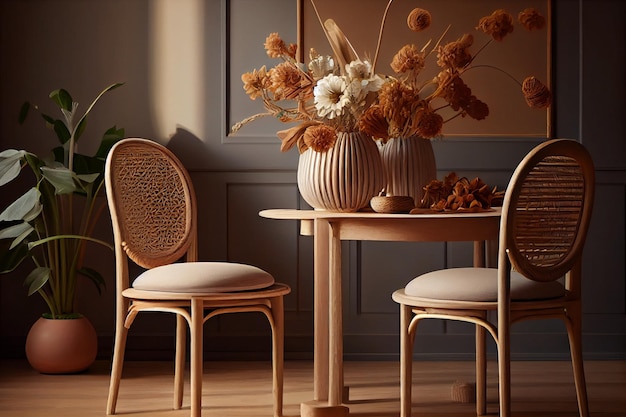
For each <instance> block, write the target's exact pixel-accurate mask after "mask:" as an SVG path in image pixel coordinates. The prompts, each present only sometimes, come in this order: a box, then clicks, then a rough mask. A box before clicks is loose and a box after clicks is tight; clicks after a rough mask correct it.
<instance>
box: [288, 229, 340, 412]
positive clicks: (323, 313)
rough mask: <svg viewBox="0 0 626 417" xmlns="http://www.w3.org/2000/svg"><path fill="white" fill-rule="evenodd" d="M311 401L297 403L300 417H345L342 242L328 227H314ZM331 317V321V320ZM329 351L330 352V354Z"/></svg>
mask: <svg viewBox="0 0 626 417" xmlns="http://www.w3.org/2000/svg"><path fill="white" fill-rule="evenodd" d="M314 230H315V232H314V255H313V256H314V264H315V272H314V280H315V283H314V293H315V294H314V296H315V312H314V320H315V322H314V327H315V328H314V338H315V342H314V344H315V346H314V349H315V351H314V353H313V362H314V364H313V379H314V381H313V386H314V388H313V389H314V393H313V395H314V400H313V401H308V402H304V403H302V404H300V415H301V417H347V416H348V413H349V410H348V407H345V406H343V405H341V403H342V391H343V327H342V322H343V320H342V309H341V307H342V302H341V241H340V240H339V236H335V235H334V233H332V229H331V225H330V223H329V222H328V221H325V220H323V219H316V220H315V226H314ZM330 317H332V318H333V320H330ZM329 352H330V353H329Z"/></svg>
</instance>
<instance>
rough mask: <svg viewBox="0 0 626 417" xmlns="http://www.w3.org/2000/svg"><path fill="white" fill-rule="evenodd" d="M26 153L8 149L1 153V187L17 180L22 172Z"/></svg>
mask: <svg viewBox="0 0 626 417" xmlns="http://www.w3.org/2000/svg"><path fill="white" fill-rule="evenodd" d="M24 155H26V152H25V151H16V150H15V149H7V150H5V151H2V152H0V186H1V185H4V184H6V183H8V182H10V181H12V180H13V179H15V178H16V177H17V176H18V175H19V174H20V171H21V170H22V158H23V157H24Z"/></svg>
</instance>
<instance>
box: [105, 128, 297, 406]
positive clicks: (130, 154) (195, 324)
mask: <svg viewBox="0 0 626 417" xmlns="http://www.w3.org/2000/svg"><path fill="white" fill-rule="evenodd" d="M105 181H106V192H107V198H108V203H109V209H110V212H111V220H112V223H113V234H114V244H115V257H116V287H117V289H116V304H117V305H116V330H115V347H114V352H113V365H112V370H111V382H110V387H109V398H108V403H107V414H114V413H115V407H116V403H117V396H118V391H119V385H120V378H121V374H122V365H123V362H124V350H125V345H126V338H127V335H128V330H129V328H130V326H131V324H132V323H133V320H134V319H135V317H136V316H137V314H138V313H139V312H142V311H160V312H170V313H174V314H175V315H176V355H175V377H174V409H180V408H181V407H182V402H183V375H184V365H185V349H186V339H187V330H186V327H187V325H188V326H189V328H190V333H191V337H190V343H191V346H190V352H191V354H190V355H191V357H190V367H191V384H190V386H191V416H192V417H199V416H200V414H201V407H202V404H201V403H202V401H201V400H202V373H203V372H202V370H203V359H202V341H203V331H202V330H203V324H204V322H206V321H207V320H208V319H210V318H212V317H214V316H217V315H219V314H225V313H238V312H261V313H263V314H264V315H265V316H266V317H267V319H268V321H269V323H270V326H271V330H272V346H273V349H272V362H273V394H274V416H281V415H282V406H283V404H282V402H283V339H284V319H283V317H284V316H283V296H284V295H286V294H288V293H289V292H290V288H289V287H288V286H287V285H284V284H279V283H275V282H274V278H273V277H272V276H271V275H270V274H269V273H267V272H265V271H263V270H261V269H259V268H256V267H254V266H250V265H244V264H237V263H229V262H198V259H197V235H196V217H197V214H196V197H195V194H194V190H193V186H192V183H191V180H190V178H189V174H188V173H187V171H186V170H185V168H184V167H183V165H182V164H181V163H180V161H179V160H178V159H177V158H176V156H175V155H174V154H173V153H172V152H170V151H169V150H168V149H167V148H165V147H164V146H162V145H160V144H158V143H156V142H153V141H149V140H145V139H124V140H122V141H120V142H118V143H117V144H116V145H115V146H114V147H113V148H112V149H111V151H110V153H109V156H108V158H107V161H106V170H105ZM129 261H133V262H134V263H136V264H137V265H139V266H140V267H142V268H145V269H146V270H145V272H143V273H142V274H141V275H139V276H138V277H137V278H136V279H134V280H132V281H131V280H130V279H129ZM179 261H180V262H179ZM131 283H132V284H131Z"/></svg>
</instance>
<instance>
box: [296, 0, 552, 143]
mask: <svg viewBox="0 0 626 417" xmlns="http://www.w3.org/2000/svg"><path fill="white" fill-rule="evenodd" d="M296 1H297V14H298V26H297V34H298V35H297V36H298V50H299V51H298V54H299V57H300V59H301V60H302V62H308V61H309V51H310V49H311V48H314V49H315V51H317V53H319V54H327V55H332V49H331V48H330V45H329V43H328V40H327V39H326V36H325V34H324V31H323V29H322V22H323V21H325V20H326V19H333V20H334V21H335V22H336V23H337V25H338V26H339V28H340V29H341V30H342V32H343V33H344V34H345V36H346V37H347V38H348V40H349V41H350V43H351V44H352V45H353V47H354V49H355V51H356V52H357V54H358V55H359V58H361V59H369V60H373V59H374V57H375V55H376V50H377V43H378V38H379V35H380V32H381V31H380V28H381V22H382V18H383V15H384V13H385V9H386V7H387V6H388V5H389V7H388V13H387V16H386V20H385V22H384V27H383V30H382V37H381V42H380V50H379V54H378V59H377V62H376V63H375V68H374V69H375V72H377V73H383V74H386V75H395V74H394V73H393V70H392V69H391V67H390V65H389V64H390V63H391V60H392V59H393V56H394V55H395V53H396V52H397V51H398V50H399V49H400V48H401V47H402V46H404V45H406V44H409V43H412V44H415V45H416V46H418V48H422V47H423V46H424V45H426V44H428V45H429V47H431V46H433V45H436V44H437V42H438V39H439V38H441V36H442V34H444V32H445V35H444V36H443V38H441V43H440V44H441V45H444V44H446V43H448V42H451V41H454V40H457V39H458V38H460V37H461V36H462V35H463V34H464V33H470V34H472V35H473V37H474V44H473V45H472V47H471V48H470V51H472V53H475V51H477V50H478V49H479V48H481V47H484V49H481V50H480V54H479V55H478V56H477V57H476V60H475V61H474V66H475V67H476V68H474V69H472V70H471V71H467V72H466V73H465V74H464V76H463V79H464V81H465V82H466V84H467V85H468V86H469V87H470V88H471V89H472V93H473V94H474V95H475V96H476V97H477V98H478V99H480V100H481V101H483V102H485V103H487V105H488V106H489V115H488V116H487V118H485V119H483V120H479V121H478V120H474V119H471V118H469V117H456V118H454V119H453V120H450V121H449V122H447V123H446V124H445V125H444V135H445V136H446V137H456V136H459V137H468V136H469V137H478V138H489V137H505V138H514V137H522V138H528V137H532V138H550V137H551V136H552V123H551V118H552V117H551V116H552V106H550V107H548V108H547V109H535V108H530V107H529V106H528V105H527V104H526V101H525V99H524V96H523V95H522V92H521V82H522V81H523V80H524V79H525V78H526V77H527V76H530V75H532V76H535V77H536V78H538V79H539V80H540V81H541V82H543V83H544V84H545V85H546V86H547V87H548V88H550V86H551V76H552V71H551V53H552V51H551V3H550V0H507V2H506V3H505V4H503V2H502V1H499V0H472V1H467V0H420V1H419V2H415V1H409V0H395V1H394V0H392V1H391V2H387V1H385V0H341V1H336V0H296ZM415 7H420V8H422V9H425V10H428V11H429V12H430V14H431V16H432V23H431V25H430V27H429V28H428V29H427V30H425V31H423V32H413V31H411V30H410V29H409V28H408V26H407V24H406V19H407V16H408V14H409V12H410V11H411V10H412V9H413V8H415ZM529 7H532V8H535V9H536V10H537V11H538V12H539V13H540V14H541V15H542V16H544V18H545V26H544V27H543V28H542V29H536V30H532V31H529V30H527V29H525V28H524V27H523V26H522V25H521V24H519V23H518V22H517V16H518V13H519V12H520V11H522V10H524V9H526V8H529ZM501 8H505V10H506V11H507V12H509V13H511V14H512V15H513V17H514V19H515V20H514V30H513V32H512V33H510V34H508V35H507V36H506V37H505V38H504V39H503V40H502V41H495V40H492V38H491V37H490V36H488V35H486V34H484V33H483V32H482V31H480V30H476V27H477V26H478V22H479V20H480V18H482V17H484V16H488V15H490V14H491V13H492V12H493V11H494V10H496V9H501ZM316 9H317V13H316ZM448 25H449V28H448ZM486 44H487V45H486ZM485 45H486V47H485ZM427 49H429V48H428V47H427ZM431 49H432V48H431ZM433 54H434V57H433V56H432V55H433ZM433 54H431V56H430V57H429V58H428V59H427V61H428V63H427V66H426V67H425V68H424V70H423V74H424V76H425V77H426V79H428V77H434V76H436V74H437V73H438V71H439V70H438V67H437V66H436V60H437V59H436V51H434V52H433Z"/></svg>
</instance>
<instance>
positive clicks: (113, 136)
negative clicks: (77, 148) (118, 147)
mask: <svg viewBox="0 0 626 417" xmlns="http://www.w3.org/2000/svg"><path fill="white" fill-rule="evenodd" d="M124 136H125V131H124V128H121V129H117V128H116V127H115V126H113V127H111V128H109V130H107V131H106V132H105V133H104V136H103V137H102V141H101V142H100V147H99V148H98V151H97V152H96V155H95V156H96V158H102V160H105V159H106V157H107V155H108V154H109V151H110V150H111V148H112V147H113V145H115V144H116V143H117V142H119V141H120V140H122V139H124Z"/></svg>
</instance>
